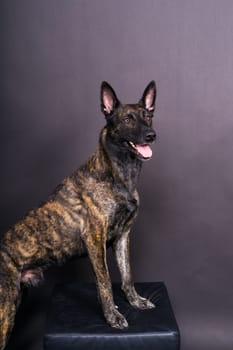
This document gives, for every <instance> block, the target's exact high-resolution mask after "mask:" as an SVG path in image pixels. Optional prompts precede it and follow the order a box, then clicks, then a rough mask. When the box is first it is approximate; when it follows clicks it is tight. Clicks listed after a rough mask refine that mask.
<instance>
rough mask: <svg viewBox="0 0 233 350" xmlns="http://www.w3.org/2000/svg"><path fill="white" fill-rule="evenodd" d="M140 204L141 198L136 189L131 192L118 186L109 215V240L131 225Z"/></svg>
mask: <svg viewBox="0 0 233 350" xmlns="http://www.w3.org/2000/svg"><path fill="white" fill-rule="evenodd" d="M138 205H139V198H138V193H137V191H136V190H135V191H133V193H131V192H129V191H128V190H127V189H125V188H121V187H119V188H116V190H115V191H114V192H113V198H112V205H111V210H110V211H109V216H108V233H107V239H108V240H110V239H112V238H114V237H116V236H118V235H120V234H122V233H123V231H125V230H126V227H128V226H131V224H132V222H133V219H134V217H135V216H136V213H137V210H138Z"/></svg>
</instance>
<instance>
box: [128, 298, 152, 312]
mask: <svg viewBox="0 0 233 350" xmlns="http://www.w3.org/2000/svg"><path fill="white" fill-rule="evenodd" d="M130 304H131V305H132V306H133V307H135V308H137V309H140V310H148V309H153V308H155V307H156V306H155V304H153V303H152V302H151V301H150V300H148V299H146V298H143V297H141V296H139V295H138V296H137V298H134V299H133V300H130Z"/></svg>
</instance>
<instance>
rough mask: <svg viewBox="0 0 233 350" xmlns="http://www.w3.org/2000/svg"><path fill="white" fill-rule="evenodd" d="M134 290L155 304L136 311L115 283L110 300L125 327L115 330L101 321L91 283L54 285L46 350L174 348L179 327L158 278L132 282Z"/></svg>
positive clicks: (178, 337)
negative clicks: (126, 325)
mask: <svg viewBox="0 0 233 350" xmlns="http://www.w3.org/2000/svg"><path fill="white" fill-rule="evenodd" d="M135 287H136V289H137V291H138V293H139V294H140V295H142V296H144V297H146V298H149V299H150V300H151V301H152V302H153V303H155V304H156V306H157V307H156V308H155V309H152V310H146V311H139V310H136V309H134V308H133V307H132V306H130V305H129V303H128V302H127V301H126V299H125V297H124V294H123V292H122V291H121V289H120V285H119V284H113V292H114V300H115V304H116V305H118V307H119V311H120V312H121V313H122V314H123V315H124V316H125V317H126V319H127V321H128V323H129V328H128V329H126V330H116V329H113V328H111V327H110V326H109V325H108V324H107V323H106V321H105V319H104V317H103V313H102V309H101V306H100V304H99V302H98V298H97V291H96V287H95V284H94V283H84V284H77V283H73V284H69V285H62V286H57V287H56V288H55V291H54V293H53V297H52V301H51V304H52V305H51V310H50V313H49V317H48V325H47V332H46V335H45V338H44V349H46V350H73V349H79V350H84V349H85V350H86V349H88V350H92V349H93V350H109V349H110V350H115V349H116V350H123V349H124V350H126V349H127V350H129V349H133V350H178V349H179V340H180V336H179V330H178V326H177V323H176V320H175V317H174V313H173V311H172V308H171V303H170V301H169V297H168V293H167V290H166V287H165V285H164V284H163V283H162V282H156V283H136V284H135Z"/></svg>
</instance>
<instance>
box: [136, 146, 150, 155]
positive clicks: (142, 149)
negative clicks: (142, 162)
mask: <svg viewBox="0 0 233 350" xmlns="http://www.w3.org/2000/svg"><path fill="white" fill-rule="evenodd" d="M135 148H136V150H137V151H138V153H140V154H141V155H142V156H143V158H150V157H151V156H152V150H151V148H150V146H148V145H135Z"/></svg>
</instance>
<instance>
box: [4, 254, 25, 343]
mask: <svg viewBox="0 0 233 350" xmlns="http://www.w3.org/2000/svg"><path fill="white" fill-rule="evenodd" d="M20 299H21V298H20V273H19V272H18V270H17V268H16V267H15V265H14V263H13V262H12V260H11V259H10V257H9V256H8V254H5V253H3V252H0V350H3V349H4V348H5V346H6V343H7V340H8V338H9V335H10V333H11V331H12V328H13V325H14V319H15V314H16V310H17V307H18V305H19V301H20Z"/></svg>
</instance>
